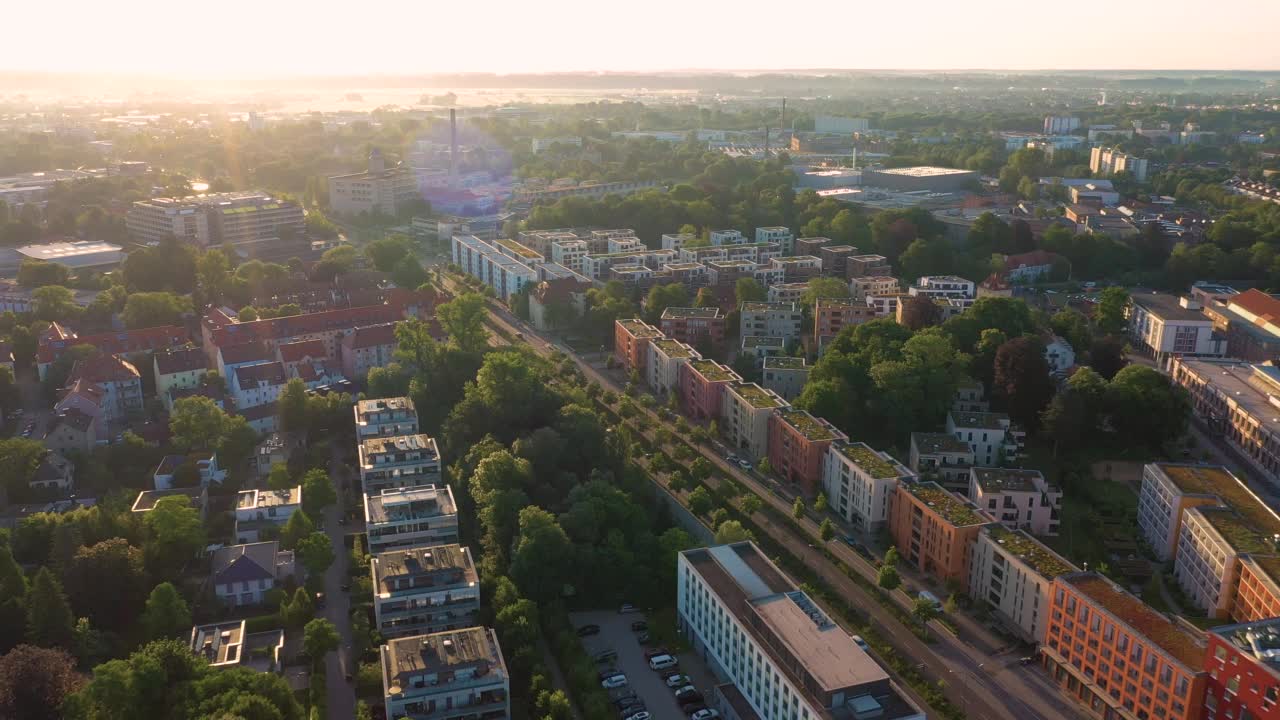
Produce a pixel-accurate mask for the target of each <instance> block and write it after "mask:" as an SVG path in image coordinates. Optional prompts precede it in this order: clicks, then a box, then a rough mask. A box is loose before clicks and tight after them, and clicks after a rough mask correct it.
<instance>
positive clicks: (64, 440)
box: [42, 407, 101, 454]
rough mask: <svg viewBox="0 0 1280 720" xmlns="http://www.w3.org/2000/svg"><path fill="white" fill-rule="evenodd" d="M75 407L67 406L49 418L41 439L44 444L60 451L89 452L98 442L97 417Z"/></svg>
mask: <svg viewBox="0 0 1280 720" xmlns="http://www.w3.org/2000/svg"><path fill="white" fill-rule="evenodd" d="M99 417H101V416H100V415H90V414H88V413H86V412H83V411H81V410H80V409H78V408H75V407H68V408H67V409H66V410H63V411H61V412H59V413H58V414H56V415H54V416H53V417H52V418H51V419H50V420H49V428H48V430H47V431H46V432H45V436H44V438H43V440H42V442H44V446H45V447H47V448H49V449H50V450H56V451H57V452H60V453H64V454H65V453H68V452H72V451H75V452H82V453H90V452H92V451H93V448H94V446H95V445H97V443H98V418H99Z"/></svg>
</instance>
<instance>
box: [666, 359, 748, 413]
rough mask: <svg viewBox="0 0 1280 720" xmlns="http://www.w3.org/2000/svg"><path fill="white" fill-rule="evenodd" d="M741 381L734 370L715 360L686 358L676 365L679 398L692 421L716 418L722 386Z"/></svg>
mask: <svg viewBox="0 0 1280 720" xmlns="http://www.w3.org/2000/svg"><path fill="white" fill-rule="evenodd" d="M735 381H736V382H741V381H742V378H741V377H739V376H738V373H736V372H734V371H732V370H730V369H729V368H727V367H725V366H724V365H721V364H720V363H718V362H716V361H715V360H701V359H699V360H690V361H689V362H686V363H684V364H682V365H681V366H680V400H681V402H682V404H683V406H684V412H685V414H686V415H688V416H689V417H691V418H694V419H695V420H713V419H715V418H718V417H720V409H721V405H722V403H723V402H724V395H723V394H724V388H725V386H726V385H728V384H729V383H731V382H735Z"/></svg>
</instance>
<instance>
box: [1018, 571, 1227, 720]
mask: <svg viewBox="0 0 1280 720" xmlns="http://www.w3.org/2000/svg"><path fill="white" fill-rule="evenodd" d="M1051 593H1052V597H1051V600H1050V603H1049V621H1048V625H1047V627H1046V628H1045V637H1044V640H1043V641H1042V642H1041V644H1040V658H1041V663H1042V664H1043V665H1044V667H1045V669H1046V670H1048V672H1049V677H1050V679H1052V680H1053V681H1054V682H1055V683H1057V684H1058V685H1059V687H1060V688H1061V689H1062V690H1063V692H1064V693H1066V694H1067V695H1069V696H1070V697H1071V698H1072V699H1074V700H1075V701H1076V702H1078V703H1079V704H1080V706H1081V707H1082V709H1084V711H1085V712H1086V713H1087V714H1088V715H1089V716H1090V717H1094V718H1129V717H1133V718H1138V717H1145V718H1165V719H1166V720H1198V719H1199V718H1201V717H1203V713H1204V709H1203V707H1202V703H1203V701H1204V692H1205V684H1206V680H1207V678H1208V674H1207V673H1205V672H1204V671H1203V670H1202V668H1203V667H1204V656H1205V645H1206V643H1205V640H1204V637H1203V635H1202V634H1201V633H1199V632H1198V631H1196V630H1195V629H1194V628H1191V627H1190V626H1187V625H1183V624H1181V623H1179V622H1177V621H1174V620H1170V619H1169V618H1167V617H1166V616H1164V615H1162V614H1161V613H1159V612H1156V611H1155V610H1153V609H1151V608H1150V607H1149V606H1148V605H1147V604H1146V603H1144V602H1142V601H1141V600H1139V599H1138V598H1136V597H1134V596H1133V595H1130V594H1129V593H1127V592H1125V591H1124V590H1122V589H1121V588H1120V587H1119V586H1118V585H1115V584H1113V583H1112V582H1111V581H1110V580H1108V579H1107V578H1105V577H1103V576H1101V575H1098V574H1096V573H1090V572H1085V573H1067V574H1065V575H1059V576H1058V577H1057V578H1054V581H1053V589H1052V590H1051Z"/></svg>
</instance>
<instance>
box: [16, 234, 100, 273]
mask: <svg viewBox="0 0 1280 720" xmlns="http://www.w3.org/2000/svg"><path fill="white" fill-rule="evenodd" d="M16 252H17V254H18V255H19V256H21V257H22V258H24V259H27V260H39V261H42V262H50V263H55V264H57V265H61V266H63V267H65V268H68V269H70V270H72V271H78V270H91V269H107V268H112V267H115V266H116V265H119V264H120V263H121V262H124V257H125V256H124V248H122V247H120V246H119V245H112V244H111V243H105V242H94V241H90V240H78V241H73V242H53V243H42V244H38V245H24V246H22V247H20V248H17V250H16Z"/></svg>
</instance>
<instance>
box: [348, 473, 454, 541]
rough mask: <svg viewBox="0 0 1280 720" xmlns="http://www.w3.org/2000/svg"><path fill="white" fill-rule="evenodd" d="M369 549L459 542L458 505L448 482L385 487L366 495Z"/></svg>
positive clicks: (366, 523)
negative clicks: (376, 493)
mask: <svg viewBox="0 0 1280 720" xmlns="http://www.w3.org/2000/svg"><path fill="white" fill-rule="evenodd" d="M364 524H365V528H366V530H367V533H368V537H369V552H371V553H374V554H377V553H381V552H385V551H387V550H397V549H404V548H423V547H432V546H435V545H450V544H453V543H456V542H458V505H457V503H456V502H454V499H453V490H452V489H450V487H449V486H448V485H442V486H440V487H436V486H434V485H426V486H423V487H412V488H400V489H395V490H383V491H382V493H381V494H378V495H365V498H364Z"/></svg>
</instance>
